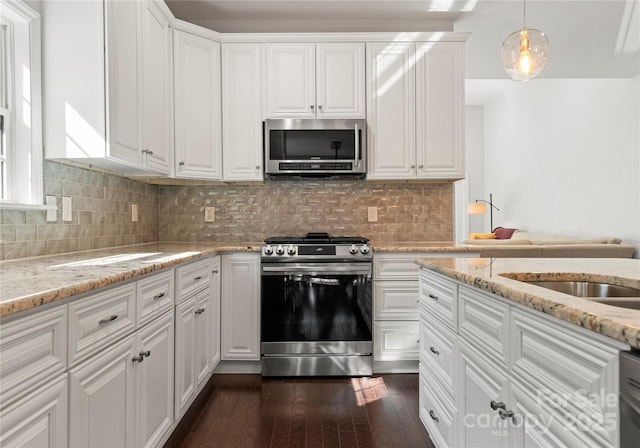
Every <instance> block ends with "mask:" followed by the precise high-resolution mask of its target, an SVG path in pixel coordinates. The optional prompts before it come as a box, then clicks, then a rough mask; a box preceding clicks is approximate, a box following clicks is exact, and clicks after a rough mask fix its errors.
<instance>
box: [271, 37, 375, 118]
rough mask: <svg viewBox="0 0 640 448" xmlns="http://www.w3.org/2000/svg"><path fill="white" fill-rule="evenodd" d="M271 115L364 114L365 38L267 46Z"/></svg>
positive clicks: (326, 115)
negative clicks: (353, 40) (349, 40)
mask: <svg viewBox="0 0 640 448" xmlns="http://www.w3.org/2000/svg"><path fill="white" fill-rule="evenodd" d="M265 84H266V91H265V97H266V114H265V115H266V117H267V118H364V116H365V107H364V106H365V95H364V91H365V89H364V44H362V43H322V44H313V43H304V44H298V43H286V44H283V43H278V44H267V47H266V81H265Z"/></svg>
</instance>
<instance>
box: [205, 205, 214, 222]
mask: <svg viewBox="0 0 640 448" xmlns="http://www.w3.org/2000/svg"><path fill="white" fill-rule="evenodd" d="M204 222H216V208H215V207H205V208H204Z"/></svg>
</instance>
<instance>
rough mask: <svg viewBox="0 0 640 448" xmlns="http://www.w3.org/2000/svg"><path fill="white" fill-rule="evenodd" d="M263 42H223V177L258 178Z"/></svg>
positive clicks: (260, 157) (247, 179) (237, 179)
mask: <svg viewBox="0 0 640 448" xmlns="http://www.w3.org/2000/svg"><path fill="white" fill-rule="evenodd" d="M263 51H264V45H263V44H255V43H225V44H222V92H223V94H222V116H223V117H224V120H223V121H222V155H223V158H222V167H223V169H222V172H223V175H222V177H223V179H224V180H226V181H260V180H262V178H263V171H264V170H263V169H262V158H263V156H262V66H263V64H262V54H263Z"/></svg>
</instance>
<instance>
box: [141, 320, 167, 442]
mask: <svg viewBox="0 0 640 448" xmlns="http://www.w3.org/2000/svg"><path fill="white" fill-rule="evenodd" d="M173 322H174V319H173V313H172V312H168V313H166V314H164V315H163V316H162V317H160V318H158V319H156V320H155V321H154V322H153V323H151V324H149V325H148V326H147V327H145V328H144V329H142V330H139V331H138V333H137V336H136V339H137V342H136V345H137V347H138V348H137V353H138V354H137V356H136V357H137V358H138V359H139V361H133V362H134V363H135V370H136V372H135V378H136V383H135V384H136V388H135V395H136V402H135V408H136V425H135V428H136V445H135V446H137V447H154V446H161V444H162V443H163V442H165V441H166V438H167V437H168V436H169V434H170V432H171V430H172V429H173V389H174V388H173V369H174V356H173V354H174V330H173V328H174V324H173Z"/></svg>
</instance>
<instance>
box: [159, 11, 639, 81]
mask: <svg viewBox="0 0 640 448" xmlns="http://www.w3.org/2000/svg"><path fill="white" fill-rule="evenodd" d="M166 3H167V5H168V6H169V8H170V9H171V10H172V12H173V13H174V15H175V16H176V17H178V18H180V19H182V20H185V21H188V22H192V23H195V24H198V25H201V26H204V27H207V28H210V29H213V30H215V31H219V32H223V33H234V32H242V33H247V32H340V31H341V32H349V31H356V32H358V31H362V32H366V31H373V32H375V31H461V32H470V33H472V34H471V36H470V37H469V39H468V40H467V44H466V67H465V70H466V78H467V79H503V78H505V74H504V72H503V70H502V62H501V56H500V46H501V44H502V41H503V40H504V39H505V38H506V37H507V36H508V35H509V34H510V33H512V32H513V31H516V30H517V29H520V28H521V27H522V25H523V2H522V1H520V0H422V1H416V0H413V1H405V0H320V1H318V0H295V1H294V0H284V1H283V0H280V1H271V0H232V1H229V0H227V1H219V0H166ZM526 20H527V27H529V28H536V29H539V30H541V31H543V32H544V33H545V34H546V35H547V36H548V37H549V41H550V51H549V60H548V62H547V65H546V67H545V70H544V71H543V73H542V75H540V78H547V79H551V78H633V77H636V76H638V75H639V73H640V0H529V1H527V3H526Z"/></svg>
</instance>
